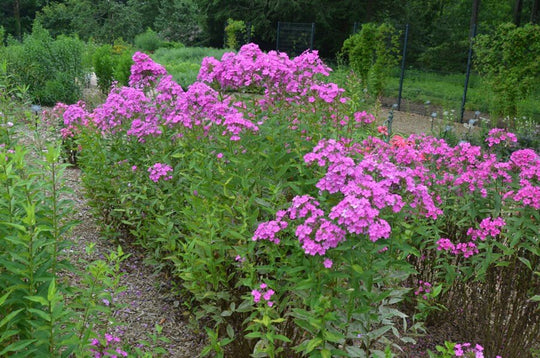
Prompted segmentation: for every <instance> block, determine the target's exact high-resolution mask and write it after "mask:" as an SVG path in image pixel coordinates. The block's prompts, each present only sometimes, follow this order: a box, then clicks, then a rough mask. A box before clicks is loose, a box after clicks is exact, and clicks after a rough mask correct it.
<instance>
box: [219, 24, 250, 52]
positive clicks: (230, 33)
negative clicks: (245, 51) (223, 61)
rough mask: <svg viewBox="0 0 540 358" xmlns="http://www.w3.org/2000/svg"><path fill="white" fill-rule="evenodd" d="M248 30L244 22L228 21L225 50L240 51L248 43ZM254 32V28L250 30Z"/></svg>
mask: <svg viewBox="0 0 540 358" xmlns="http://www.w3.org/2000/svg"><path fill="white" fill-rule="evenodd" d="M247 31H248V29H247V27H246V24H245V23H244V21H241V20H233V19H227V26H225V48H230V49H234V50H238V49H239V48H240V46H242V45H244V44H245V43H246V42H247V37H248V33H247ZM250 31H252V28H250ZM250 35H252V34H250Z"/></svg>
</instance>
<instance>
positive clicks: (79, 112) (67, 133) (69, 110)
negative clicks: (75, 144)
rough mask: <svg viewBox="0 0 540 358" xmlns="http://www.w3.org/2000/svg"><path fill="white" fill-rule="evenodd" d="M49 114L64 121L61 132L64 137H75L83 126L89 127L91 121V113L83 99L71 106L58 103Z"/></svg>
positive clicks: (57, 119)
mask: <svg viewBox="0 0 540 358" xmlns="http://www.w3.org/2000/svg"><path fill="white" fill-rule="evenodd" d="M49 115H50V116H51V118H53V119H55V120H56V121H60V122H61V123H62V125H63V126H62V128H61V129H60V134H61V136H62V138H63V139H66V138H73V137H75V134H77V133H78V131H79V129H80V127H81V126H82V127H87V126H88V124H89V123H90V114H89V113H88V112H87V111H86V105H85V103H84V102H82V101H79V102H77V104H73V105H69V106H68V105H66V104H63V103H57V104H56V106H54V108H53V109H52V110H51V112H49Z"/></svg>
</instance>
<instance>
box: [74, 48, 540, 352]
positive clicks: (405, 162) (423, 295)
mask: <svg viewBox="0 0 540 358" xmlns="http://www.w3.org/2000/svg"><path fill="white" fill-rule="evenodd" d="M134 61H135V65H134V67H133V69H132V71H133V72H132V81H131V82H130V84H131V87H123V88H116V89H113V90H112V91H111V93H110V94H109V98H108V99H107V101H106V102H105V103H104V104H103V105H102V106H100V107H98V108H96V109H95V110H94V111H93V112H91V113H88V114H87V115H86V114H85V112H82V111H81V110H80V109H75V108H73V109H71V108H69V107H68V108H67V109H64V111H65V112H64V114H65V113H68V118H69V113H79V115H78V117H76V118H81V119H82V118H85V120H86V119H87V120H88V121H87V122H86V123H85V122H84V121H83V120H77V121H78V122H77V121H76V122H77V123H80V124H81V125H82V127H81V128H78V129H77V131H78V132H77V133H79V134H78V136H79V144H80V145H81V146H82V148H83V149H82V152H81V163H82V168H83V171H84V183H85V185H86V186H87V188H88V192H89V193H90V195H91V199H92V203H93V205H95V206H96V207H97V208H98V209H99V211H100V213H101V215H102V216H103V217H104V223H105V224H106V225H109V226H110V228H111V229H113V230H111V231H114V232H128V233H129V234H131V235H133V236H134V238H135V240H136V242H137V243H138V244H140V245H142V246H143V247H146V248H148V249H149V251H150V252H152V253H154V255H156V257H157V258H160V259H164V258H165V260H166V262H168V263H169V264H170V265H171V266H172V270H173V272H174V273H175V275H177V276H178V277H179V278H181V279H182V284H183V286H184V288H185V289H186V290H187V291H188V292H190V293H191V294H192V295H193V301H192V302H193V304H194V307H193V309H194V311H195V314H196V316H197V317H201V316H204V317H206V318H207V321H206V322H209V327H206V331H207V332H208V334H209V345H208V347H207V348H206V349H205V350H204V351H203V354H210V353H211V352H212V351H214V352H215V353H216V354H217V355H218V356H219V355H224V354H225V352H226V351H227V350H228V351H230V352H234V353H235V354H238V355H242V356H248V355H250V354H260V355H263V354H265V355H267V356H271V357H272V356H274V357H275V356H287V357H296V356H323V357H329V356H339V355H341V356H350V357H361V356H366V355H377V354H378V355H381V354H384V352H383V351H381V349H385V347H387V348H386V349H387V350H392V349H396V350H398V349H399V348H396V347H399V346H400V345H404V344H407V343H408V342H411V341H412V339H411V338H409V337H407V335H408V333H417V331H418V330H419V329H420V328H421V326H420V324H419V323H418V322H415V321H414V319H416V318H419V317H428V319H429V318H430V315H429V314H428V313H429V312H432V308H433V307H442V306H443V305H444V306H446V307H447V308H448V312H449V313H448V315H449V317H451V316H452V315H454V317H455V315H456V312H460V311H459V309H462V308H463V307H467V308H468V310H467V312H463V313H461V312H460V316H459V317H460V319H459V321H458V322H457V323H456V324H459V323H460V322H462V326H461V329H462V330H463V331H464V332H465V333H466V334H467V335H468V336H470V337H475V335H476V334H478V335H479V337H487V334H483V333H485V331H484V330H486V329H488V328H489V329H491V331H490V332H491V333H490V335H491V336H490V337H492V338H491V339H490V340H486V341H481V343H482V344H483V346H484V347H486V352H489V353H490V354H491V352H497V353H499V352H500V353H501V354H503V355H504V356H519V354H521V352H523V351H524V349H525V348H524V347H530V345H531V344H532V343H531V342H532V341H533V340H534V339H533V338H534V332H535V329H537V327H538V325H539V324H540V323H539V322H538V313H535V309H536V308H537V304H536V303H535V301H534V300H531V297H530V296H531V295H530V292H532V288H533V287H535V286H534V285H537V284H538V280H539V278H538V277H537V276H535V275H534V272H535V271H538V265H539V261H538V259H537V257H538V255H539V253H538V236H537V232H536V230H535V227H536V225H535V223H537V222H538V220H540V217H539V214H538V208H539V203H538V197H539V195H538V191H539V190H540V189H539V185H538V181H539V169H538V168H539V164H540V163H539V161H540V157H539V156H538V154H537V153H536V152H534V151H533V150H529V149H526V150H521V151H516V152H514V153H512V154H511V155H510V156H509V157H505V158H503V157H501V158H499V157H497V155H496V154H495V153H493V152H491V151H483V150H482V149H481V148H480V147H477V146H473V145H471V144H469V143H460V144H458V145H456V146H451V145H449V144H448V143H446V142H445V141H444V140H441V139H436V138H433V137H428V136H423V135H422V136H418V135H414V136H410V137H409V138H401V137H394V138H393V139H392V140H389V141H383V140H381V139H379V138H377V137H371V136H370V134H374V133H375V132H376V130H374V128H373V116H371V115H369V114H367V113H365V112H363V111H359V110H358V109H357V108H356V107H357V105H358V104H357V103H352V101H351V100H350V99H349V98H350V97H348V95H349V94H348V93H347V92H346V91H345V90H344V89H341V88H339V87H338V86H337V85H335V84H328V83H324V82H322V80H321V78H320V77H321V76H324V75H326V74H328V72H329V71H330V69H329V68H328V67H327V66H325V65H324V64H323V63H322V61H321V60H320V59H319V58H318V56H317V54H316V53H312V52H307V53H305V54H302V55H301V56H299V57H297V58H294V59H289V58H288V57H287V56H286V55H285V54H280V53H277V52H270V53H268V54H265V53H263V52H262V51H260V50H259V49H258V48H257V47H256V46H255V45H246V46H244V47H242V49H241V50H240V51H239V52H238V54H233V53H230V54H225V55H224V56H223V57H222V59H221V61H219V60H217V59H205V61H204V62H203V66H202V68H201V73H200V75H199V79H200V80H201V81H202V82H196V83H194V84H193V85H192V86H190V87H189V88H188V89H187V90H186V91H184V90H183V89H182V88H181V87H180V86H178V85H177V84H175V83H174V82H173V81H172V79H171V77H170V76H168V75H167V74H166V73H165V72H164V71H163V69H162V67H160V66H159V65H157V64H153V63H151V60H149V58H148V57H147V56H145V55H143V54H136V55H135V56H134ZM232 91H234V92H232ZM249 92H251V94H249V95H247V94H246V93H249ZM253 92H255V94H253ZM261 94H262V95H261ZM79 107H80V106H79ZM85 126H86V127H85ZM379 132H380V133H381V134H382V135H384V136H388V133H386V132H385V130H384V128H381V129H380V130H379ZM493 137H496V135H495V134H494V135H493ZM497 138H499V139H501V138H502V137H501V136H498V137H497ZM505 138H506V139H501V140H503V141H507V140H508V138H511V135H509V134H506V135H505ZM385 139H387V138H385ZM510 140H511V139H510ZM493 144H494V145H495V146H496V145H500V144H501V143H496V142H493ZM164 163H167V164H164ZM137 168H148V171H145V170H138V169H137ZM160 179H162V180H160ZM118 229H122V230H118ZM261 279H262V280H263V282H264V283H263V284H262V285H261V283H260V280H261ZM501 280H503V281H504V282H509V285H508V287H506V286H505V287H501V285H500V283H499V282H501ZM254 287H258V288H255V289H254ZM269 287H272V288H274V289H275V291H274V290H272V289H269ZM471 287H473V288H472V289H471ZM477 292H481V293H482V294H481V295H477V294H476V293H477ZM415 293H416V295H415ZM473 293H474V294H473ZM484 300H490V301H489V302H491V303H490V304H489V305H488V304H486V302H488V301H484ZM508 300H511V301H512V302H515V303H514V304H515V305H517V306H519V307H521V308H522V310H513V309H510V308H509V309H506V308H504V307H506V306H507V305H506V302H509V301H508ZM430 305H432V306H430ZM407 307H409V308H407ZM411 307H416V308H415V309H414V308H411ZM405 308H407V310H408V311H407V313H404V312H403V311H404V310H405ZM501 312H503V313H504V314H503V315H499V314H500V313H501ZM525 314H526V315H527V317H528V318H527V319H524V317H525V316H524V315H525ZM473 317H474V321H472V320H473ZM499 317H504V319H502V318H499ZM407 319H409V321H407ZM411 319H413V322H412V326H411V324H410V323H411V322H410V320H411ZM447 319H451V318H447ZM493 322H495V326H494V324H493ZM488 323H490V324H488ZM486 327H487V328H486ZM493 327H496V329H494V328H493ZM246 332H249V333H246ZM493 332H497V333H496V334H495V333H493ZM517 332H519V334H518V333H517ZM516 335H519V339H521V342H522V344H519V345H518V344H512V343H511V342H512V340H514V339H517V338H516ZM510 337H511V338H510ZM503 342H504V343H503ZM391 347H394V348H391Z"/></svg>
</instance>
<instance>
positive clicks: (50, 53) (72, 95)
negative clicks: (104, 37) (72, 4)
mask: <svg viewBox="0 0 540 358" xmlns="http://www.w3.org/2000/svg"><path fill="white" fill-rule="evenodd" d="M84 51H85V45H84V43H83V42H82V41H80V40H78V39H77V38H73V37H66V36H60V37H58V38H57V39H56V40H53V39H52V37H51V36H50V35H49V33H48V32H47V31H46V30H44V29H43V28H42V27H41V25H40V24H39V23H38V22H36V23H35V24H34V27H33V30H32V34H30V35H28V36H26V37H25V38H24V41H23V42H22V43H18V44H14V43H12V44H11V45H9V46H8V47H7V48H6V49H5V54H6V58H7V63H8V71H9V72H10V73H12V74H13V76H14V77H15V78H16V80H17V82H18V83H19V84H21V85H23V84H24V85H28V86H29V93H30V95H31V96H32V97H33V100H34V101H35V102H37V103H41V104H43V105H52V104H55V103H57V102H60V101H61V102H66V103H74V102H76V101H77V100H78V99H79V98H80V95H81V87H82V81H83V80H82V79H83V78H84V74H85V71H87V70H88V69H86V68H84V67H83V65H82V58H83V53H84Z"/></svg>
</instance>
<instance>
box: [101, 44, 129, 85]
mask: <svg viewBox="0 0 540 358" xmlns="http://www.w3.org/2000/svg"><path fill="white" fill-rule="evenodd" d="M132 54H133V50H132V49H131V48H129V47H127V46H124V45H121V44H120V45H115V46H114V47H113V46H111V45H102V46H100V47H98V48H97V49H96V50H95V51H94V53H93V55H92V63H93V65H94V72H95V74H96V77H97V83H98V87H99V89H100V90H101V91H102V92H103V93H107V92H108V91H109V90H110V89H111V86H112V85H113V83H114V82H118V83H119V84H120V85H127V83H128V79H129V71H130V68H131V65H132V64H133V60H132V59H131V56H132Z"/></svg>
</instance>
